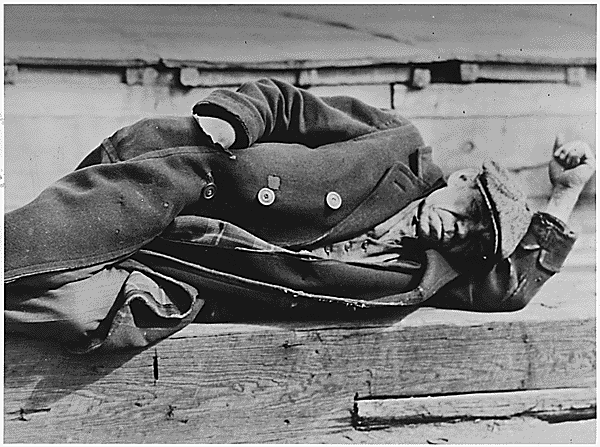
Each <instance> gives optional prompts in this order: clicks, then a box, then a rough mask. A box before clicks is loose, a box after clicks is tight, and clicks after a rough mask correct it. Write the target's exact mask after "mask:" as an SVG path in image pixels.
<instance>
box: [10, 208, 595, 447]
mask: <svg viewBox="0 0 600 447" xmlns="http://www.w3.org/2000/svg"><path fill="white" fill-rule="evenodd" d="M591 213H592V211H591V208H586V209H584V210H579V211H578V214H577V216H576V219H575V222H574V223H575V225H578V226H579V228H580V231H582V237H580V239H579V240H578V242H577V245H576V250H575V252H574V253H572V256H571V257H570V258H569V259H568V260H567V264H566V265H565V268H564V271H563V272H561V273H560V274H559V275H557V276H556V277H554V278H552V279H551V280H550V281H549V282H548V283H547V284H546V286H545V288H544V289H543V290H542V292H541V293H540V294H539V295H538V296H537V297H536V298H535V299H534V300H533V301H532V302H531V303H530V304H529V305H528V306H527V307H526V308H525V309H524V310H522V311H519V312H513V313H503V314H497V313H491V314H480V313H472V312H459V311H449V310H439V309H431V308H422V309H419V310H418V311H416V312H414V313H412V314H410V315H408V316H406V317H405V318H403V319H400V320H396V321H389V320H385V321H384V320H375V321H369V322H362V323H359V322H345V323H344V322H332V321H326V322H321V323H318V322H313V323H301V322H296V323H283V322H281V323H271V324H194V325H191V326H189V327H188V328H186V329H185V330H183V331H181V332H179V333H178V334H175V335H174V336H173V337H171V338H170V339H168V340H165V341H163V342H161V343H160V344H158V345H157V346H156V347H155V348H152V349H149V350H146V351H143V352H139V353H122V354H113V355H110V356H109V355H102V356H101V355H96V356H87V357H74V356H71V355H68V354H66V353H65V352H64V351H62V350H61V349H60V348H58V347H56V346H53V345H50V344H47V343H45V342H42V341H33V340H29V339H25V338H17V337H7V339H6V342H5V392H4V412H5V417H4V421H5V425H4V436H5V441H6V442H31V443H33V442H81V443H86V442H140V443H142V442H153V443H163V442H190V443H200V442H213V443H217V442H218V443H229V442H256V443H257V442H278V443H289V442H335V443H346V442H360V443H387V442H393V443H399V442H401V443H412V442H415V443H425V442H433V443H446V442H449V443H461V442H481V443H488V442H527V440H529V442H532V439H533V438H531V433H536V432H537V433H539V434H540V435H539V436H538V438H536V439H539V440H540V442H554V441H552V439H554V438H552V436H555V439H558V440H559V441H557V442H561V441H560V440H562V442H577V441H579V442H593V441H594V439H595V427H592V426H591V422H592V421H589V420H588V421H579V422H562V423H559V424H549V423H548V422H546V421H541V420H538V419H532V418H530V417H524V416H523V415H521V416H518V417H515V418H512V419H505V420H496V419H494V415H493V413H494V411H493V410H494V407H493V405H492V406H490V405H489V402H488V406H487V410H486V411H488V413H486V414H485V415H484V416H485V417H484V418H483V419H479V420H478V419H475V420H470V421H462V422H461V421H460V416H458V417H459V421H456V422H453V423H450V422H439V421H438V422H436V423H428V424H424V425H423V424H417V425H414V424H413V425H410V424H408V425H406V424H404V425H401V426H395V425H393V424H392V425H389V426H388V425H383V426H379V427H378V426H370V427H368V426H361V424H358V423H357V420H358V418H359V417H361V414H360V404H361V402H362V403H363V409H365V408H366V407H364V405H366V403H367V402H375V401H377V400H380V399H384V400H385V399H388V398H394V399H396V400H401V399H404V398H409V397H411V396H422V397H426V396H430V395H433V396H459V395H461V394H462V395H464V394H470V395H475V393H490V392H496V393H501V394H502V393H509V392H518V393H525V394H520V395H519V396H521V397H523V396H524V397H523V399H525V400H524V401H523V402H524V403H523V402H521V404H523V405H524V404H527V400H526V399H527V398H528V397H527V396H537V397H539V396H540V395H541V396H542V398H543V396H555V397H554V398H551V397H548V399H550V400H548V404H547V405H546V407H544V408H550V407H552V408H553V406H556V405H559V406H560V402H558V401H557V400H556V399H557V397H556V396H560V394H561V393H563V394H564V393H565V392H567V391H565V389H577V390H578V391H577V392H576V393H575V394H577V395H579V394H581V396H582V397H581V399H579V400H578V401H577V402H575V401H573V399H574V398H573V399H571V401H572V402H575V403H574V404H572V405H575V406H577V405H580V404H581V402H583V403H584V404H583V405H584V406H587V407H586V408H587V409H588V410H589V411H588V412H587V413H586V414H585V415H583V416H581V414H580V416H581V417H583V418H589V417H594V414H595V399H594V398H593V397H590V396H593V395H592V394H591V391H590V390H591V389H593V388H595V387H596V366H595V365H596V347H595V344H596V319H595V308H596V300H595V255H594V253H595V235H594V232H593V231H591V230H592V228H595V217H594V216H592V214H591ZM591 255H594V256H591ZM157 376H158V379H157V380H156V379H155V378H156V377H157ZM548 390H555V393H554V394H553V393H552V391H548ZM529 391H531V393H530V392H529ZM540 393H541V394H540ZM544 393H545V394H544ZM502 395H503V396H504V397H506V394H502ZM594 395H595V393H594ZM489 396H490V394H488V397H489ZM537 397H536V398H537ZM356 399H358V400H356ZM465 399H468V398H465ZM552 399H554V400H552ZM463 400H464V399H463ZM357 402H358V403H359V405H358V406H357V405H356V403H357ZM435 402H439V401H435ZM470 405H475V406H476V404H473V403H471V404H470ZM511 405H513V406H514V408H516V410H514V412H516V413H517V414H518V413H519V412H520V411H521V410H519V408H521V409H522V406H521V407H519V406H518V405H514V402H513V403H512V404H511ZM502 408H504V410H502V411H504V413H503V414H500V412H499V413H498V415H497V417H503V418H506V417H507V416H510V411H509V414H508V415H507V413H506V411H507V410H506V406H503V407H502ZM364 411H366V410H364ZM394 411H395V410H394ZM490 412H491V413H492V414H490ZM365 414H366V413H363V414H362V415H363V416H364V415H365ZM388 416H389V415H388ZM392 416H393V415H392ZM576 417H577V416H576ZM388 419H389V418H388ZM391 419H393V417H392V418H391ZM559 426H560V427H562V428H563V430H562V431H560V435H559V431H557V430H558V427H559ZM582 427H583V428H582ZM378 428H379V429H378ZM516 433H521V437H519V436H517V435H516ZM525 434H527V435H525ZM552 434H553V435H552ZM444 439H445V440H446V441H444ZM570 440H571V441H570ZM573 440H574V441H573ZM533 442H535V441H533Z"/></svg>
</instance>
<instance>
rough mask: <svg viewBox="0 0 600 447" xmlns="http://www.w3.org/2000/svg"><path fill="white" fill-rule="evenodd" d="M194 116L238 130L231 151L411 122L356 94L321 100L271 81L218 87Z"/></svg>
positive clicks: (319, 141)
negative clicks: (217, 121)
mask: <svg viewBox="0 0 600 447" xmlns="http://www.w3.org/2000/svg"><path fill="white" fill-rule="evenodd" d="M193 114H194V115H197V116H209V117H214V118H221V119H223V120H225V121H227V122H228V123H229V124H231V125H232V126H233V128H234V130H235V134H236V140H235V143H234V144H233V146H232V148H233V149H240V148H244V147H248V146H250V145H252V144H254V143H262V142H280V143H297V144H303V145H305V146H308V147H317V146H321V145H325V144H330V143H335V142H339V141H346V140H349V139H352V138H356V137H359V136H362V135H365V134H368V133H371V132H374V131H376V130H383V129H388V128H393V127H398V126H401V125H405V124H407V123H408V121H407V120H405V119H403V118H401V117H399V116H397V115H395V114H393V113H390V112H385V111H382V110H380V109H378V108H376V107H372V106H370V105H368V104H365V103H364V102H362V101H360V100H358V99H356V98H351V97H346V96H336V97H329V98H320V97H317V96H315V95H314V94H312V93H310V92H309V91H307V90H304V89H301V88H297V87H294V86H293V85H291V84H288V83H285V82H282V81H277V80H270V79H261V80H259V81H256V82H248V83H246V84H244V85H242V86H241V87H240V88H239V89H238V90H237V91H235V92H232V91H230V90H223V89H219V90H215V91H214V92H212V93H211V94H210V95H209V96H208V97H207V98H205V99H204V100H202V101H200V102H198V103H196V105H195V106H194V107H193Z"/></svg>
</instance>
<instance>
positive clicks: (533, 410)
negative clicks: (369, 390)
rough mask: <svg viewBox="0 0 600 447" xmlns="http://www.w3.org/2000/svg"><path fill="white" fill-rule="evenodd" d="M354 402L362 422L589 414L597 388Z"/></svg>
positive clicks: (591, 412) (548, 416)
mask: <svg viewBox="0 0 600 447" xmlns="http://www.w3.org/2000/svg"><path fill="white" fill-rule="evenodd" d="M356 405H357V414H358V418H359V421H360V424H361V425H369V424H384V423H388V424H401V423H404V424H406V423H427V422H440V421H442V420H453V419H484V418H489V419H491V418H496V419H503V418H508V417H513V416H523V415H528V416H537V417H541V418H546V419H552V418H562V417H569V416H570V417H577V416H578V417H586V418H589V417H594V416H595V413H596V388H565V389H553V390H527V391H509V392H503V393H468V394H454V395H445V396H423V397H421V396H419V397H409V398H403V399H394V398H392V399H366V400H359V401H357V402H356Z"/></svg>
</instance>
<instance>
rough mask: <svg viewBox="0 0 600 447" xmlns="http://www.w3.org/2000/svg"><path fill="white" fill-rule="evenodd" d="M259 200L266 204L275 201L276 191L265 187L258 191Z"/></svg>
mask: <svg viewBox="0 0 600 447" xmlns="http://www.w3.org/2000/svg"><path fill="white" fill-rule="evenodd" d="M258 201H259V202H260V203H261V204H262V205H265V206H269V205H271V204H272V203H273V202H274V201H275V192H274V191H273V190H272V189H269V188H263V189H261V190H260V191H258Z"/></svg>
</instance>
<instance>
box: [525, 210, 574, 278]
mask: <svg viewBox="0 0 600 447" xmlns="http://www.w3.org/2000/svg"><path fill="white" fill-rule="evenodd" d="M529 233H532V235H533V236H534V238H535V240H536V242H537V244H538V245H539V247H540V254H539V257H538V262H539V264H540V266H541V267H543V268H544V269H546V270H548V271H550V272H552V273H557V272H559V271H560V269H561V267H562V265H563V263H564V262H565V259H566V258H567V256H568V255H569V253H570V252H571V249H572V248H573V245H574V244H575V241H576V239H577V236H576V235H575V233H574V232H573V231H571V230H570V229H569V228H568V227H567V225H566V224H565V223H564V222H563V221H561V220H560V219H558V218H556V217H555V216H552V215H551V214H548V213H544V212H538V213H535V214H534V216H533V218H532V219H531V225H530V227H529Z"/></svg>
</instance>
